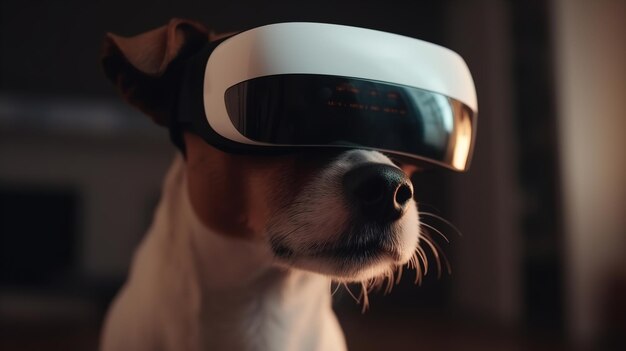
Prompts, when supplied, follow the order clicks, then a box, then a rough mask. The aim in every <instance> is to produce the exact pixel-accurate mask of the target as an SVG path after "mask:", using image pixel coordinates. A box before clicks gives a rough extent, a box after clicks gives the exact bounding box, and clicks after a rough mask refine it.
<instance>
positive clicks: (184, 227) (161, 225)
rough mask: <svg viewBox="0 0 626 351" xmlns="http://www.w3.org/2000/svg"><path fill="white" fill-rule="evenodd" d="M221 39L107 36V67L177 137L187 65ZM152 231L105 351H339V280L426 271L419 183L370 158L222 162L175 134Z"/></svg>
mask: <svg viewBox="0 0 626 351" xmlns="http://www.w3.org/2000/svg"><path fill="white" fill-rule="evenodd" d="M218 39H220V37H219V36H216V35H214V34H212V33H208V32H207V30H206V29H205V28H204V27H203V26H202V25H200V24H198V23H195V22H192V21H188V20H181V19H174V20H172V21H170V22H169V24H168V25H166V26H164V27H161V28H158V29H155V30H151V31H149V32H146V33H143V34H140V35H137V36H134V37H130V38H125V37H121V36H117V35H114V34H108V35H107V36H106V39H105V43H104V55H103V67H104V71H105V74H106V75H107V77H108V78H109V79H110V80H111V81H112V82H113V83H114V84H115V85H116V86H117V88H119V90H120V91H121V93H122V95H123V97H124V98H125V99H126V100H127V101H128V102H130V103H131V104H133V105H134V106H136V107H138V108H139V109H140V110H142V111H143V112H144V113H146V114H147V115H148V116H150V117H151V118H152V119H153V120H154V122H156V123H157V124H159V125H162V126H168V125H171V119H172V118H173V117H172V115H173V114H174V112H173V111H174V110H175V107H174V106H175V105H176V103H177V99H178V94H179V91H180V85H181V83H180V80H181V78H180V77H181V74H182V72H183V69H182V68H181V67H183V66H184V65H185V62H186V61H187V60H188V58H190V57H191V56H193V55H194V54H195V53H196V52H197V51H198V50H200V48H201V47H203V46H204V45H206V44H207V43H210V42H213V41H215V40H218ZM180 135H181V140H180V141H181V142H182V145H183V149H184V156H183V155H179V156H177V157H176V159H175V160H174V162H173V164H172V165H171V167H170V169H169V171H168V173H167V176H166V178H165V182H164V185H163V193H162V197H161V200H160V203H159V205H158V209H157V211H156V214H155V217H154V220H153V222H152V225H151V227H150V229H149V231H148V233H147V235H146V236H145V238H144V239H143V242H142V243H141V245H140V247H139V248H138V250H137V252H136V254H135V256H134V258H133V261H132V267H131V271H130V273H129V276H128V280H127V282H126V283H125V285H124V286H123V288H122V290H121V291H120V293H119V294H118V296H117V297H116V299H115V300H114V302H113V303H112V306H111V308H110V310H109V312H108V314H107V316H106V319H105V323H104V329H103V333H102V340H101V342H102V344H101V347H102V349H103V350H105V351H109V350H134V351H141V350H344V349H346V343H345V340H344V336H343V333H342V331H341V328H340V326H339V324H338V321H337V318H336V317H335V314H334V313H333V310H332V306H331V281H334V282H338V284H345V283H349V282H361V284H362V286H363V291H362V293H361V295H360V299H361V300H362V301H363V300H365V301H363V302H365V303H366V302H367V301H366V300H367V291H368V290H369V289H371V287H372V286H374V285H376V284H380V283H381V282H383V281H384V282H387V284H392V282H393V281H395V278H394V272H397V271H398V270H399V269H401V268H402V266H404V265H410V266H412V267H413V268H414V269H416V270H417V271H418V272H417V275H418V279H419V277H420V276H421V274H422V273H423V271H424V269H425V268H426V254H425V252H424V251H423V250H422V248H421V247H420V245H419V244H420V243H425V245H428V247H430V248H431V249H432V250H433V251H434V253H435V254H436V249H435V248H434V245H433V243H432V242H431V241H430V240H429V238H428V236H426V235H425V233H423V232H422V231H421V230H420V227H421V226H420V220H419V217H418V210H417V205H416V202H415V201H414V200H413V185H412V183H411V180H410V177H411V175H412V174H413V173H414V172H415V171H416V170H418V167H417V166H414V165H413V164H411V163H401V162H398V161H396V160H395V159H392V158H391V157H390V156H389V155H387V154H385V153H382V152H379V151H374V150H371V149H367V150H366V149H359V148H354V149H347V148H342V149H314V148H313V149H298V150H293V151H291V152H284V153H278V154H268V155H260V154H246V153H230V152H224V151H222V150H221V149H220V148H217V147H215V146H212V145H210V144H209V143H207V142H206V141H205V140H204V139H203V138H201V137H200V136H198V135H197V134H196V133H193V132H189V131H182V132H181V134H180Z"/></svg>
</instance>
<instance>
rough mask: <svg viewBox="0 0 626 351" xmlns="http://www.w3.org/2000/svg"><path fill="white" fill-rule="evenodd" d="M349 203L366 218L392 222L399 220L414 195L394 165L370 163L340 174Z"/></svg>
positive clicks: (411, 187) (405, 177)
mask: <svg viewBox="0 0 626 351" xmlns="http://www.w3.org/2000/svg"><path fill="white" fill-rule="evenodd" d="M343 187H344V190H345V191H346V195H347V198H348V201H349V202H350V204H351V205H352V206H353V207H354V208H355V209H356V210H357V211H359V212H360V213H361V214H362V215H364V216H365V217H366V218H367V219H368V220H373V221H376V222H383V223H388V222H393V221H395V220H397V219H399V218H400V217H401V216H402V214H403V213H404V210H405V209H406V207H407V206H408V204H409V202H410V200H411V198H412V197H413V185H412V184H411V181H410V180H409V178H408V177H407V176H406V174H404V172H403V171H402V170H400V169H398V168H396V167H393V166H390V165H386V164H382V163H370V164H365V165H362V166H357V167H355V168H353V169H351V170H349V171H348V172H347V173H346V174H345V175H344V176H343Z"/></svg>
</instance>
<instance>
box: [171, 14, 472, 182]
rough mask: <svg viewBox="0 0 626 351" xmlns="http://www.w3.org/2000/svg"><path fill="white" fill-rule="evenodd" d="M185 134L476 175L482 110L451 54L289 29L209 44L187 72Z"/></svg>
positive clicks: (392, 38) (346, 32)
mask: <svg viewBox="0 0 626 351" xmlns="http://www.w3.org/2000/svg"><path fill="white" fill-rule="evenodd" d="M176 113H177V116H176V118H174V124H173V126H172V127H173V128H174V129H175V130H178V131H180V130H181V129H182V130H190V131H192V132H194V133H196V134H198V135H199V136H201V137H203V138H204V139H205V140H206V141H207V142H208V143H210V144H211V145H214V146H216V147H218V148H220V149H222V150H224V151H227V152H237V153H241V152H245V153H256V152H276V151H278V152H284V151H288V150H290V149H300V148H320V147H323V148H362V149H371V150H379V151H381V152H383V153H386V154H388V155H389V156H390V157H392V158H394V157H395V158H399V159H400V160H401V161H404V162H407V161H408V162H413V163H418V162H419V163H422V162H423V161H426V162H427V163H431V164H437V165H441V166H444V167H447V168H450V169H453V170H456V171H465V170H467V168H468V166H469V161H470V157H471V154H472V148H473V144H474V138H475V134H476V114H477V102H476V92H475V89H474V83H473V80H472V76H471V74H470V72H469V70H468V68H467V65H466V64H465V62H464V61H463V59H462V58H461V57H460V56H459V55H458V54H456V53H454V52H453V51H451V50H448V49H446V48H443V47H441V46H438V45H435V44H431V43H428V42H424V41H421V40H417V39H413V38H409V37H404V36H400V35H395V34H390V33H385V32H380V31H375V30H369V29H363V28H356V27H348V26H342V25H333V24H321V23H280V24H272V25H267V26H263V27H258V28H254V29H251V30H247V31H244V32H241V33H238V34H235V35H233V36H230V37H228V38H225V39H222V40H219V41H216V42H211V43H208V44H207V45H206V47H205V48H203V50H202V51H201V52H199V53H198V54H196V55H195V56H193V57H192V58H191V59H190V60H189V61H188V62H187V63H186V67H185V72H184V74H183V79H182V87H181V93H180V97H179V100H178V108H177V111H176Z"/></svg>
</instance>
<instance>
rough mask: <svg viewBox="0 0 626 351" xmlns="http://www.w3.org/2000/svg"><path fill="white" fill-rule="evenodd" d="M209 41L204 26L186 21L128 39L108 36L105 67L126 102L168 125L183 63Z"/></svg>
mask: <svg viewBox="0 0 626 351" xmlns="http://www.w3.org/2000/svg"><path fill="white" fill-rule="evenodd" d="M213 35H214V34H213V33H211V37H212V36H213ZM208 40H209V33H208V31H207V30H206V28H205V27H204V26H202V25H201V24H199V23H197V22H194V21H190V20H184V19H172V20H171V21H170V22H169V23H168V24H167V25H165V26H163V27H160V28H157V29H154V30H151V31H149V32H146V33H142V34H139V35H137V36H134V37H129V38H125V37H121V36H118V35H115V34H112V33H107V34H106V37H105V40H104V47H103V55H102V66H103V69H104V73H105V74H106V76H107V78H109V79H110V80H111V81H112V82H113V83H114V84H115V85H116V86H117V88H118V89H119V90H120V92H121V93H122V96H123V97H124V99H125V100H127V101H128V102H130V103H131V104H132V105H134V106H136V107H138V108H139V109H140V110H141V111H143V112H144V113H146V114H148V115H149V116H150V117H151V118H152V119H153V120H154V121H155V122H156V123H158V124H160V125H168V120H169V118H170V115H171V113H172V109H173V107H174V105H175V101H176V97H177V92H178V89H179V85H180V76H181V68H182V67H181V64H180V63H181V62H183V61H184V60H185V59H186V58H188V57H190V56H192V55H193V54H194V53H196V52H198V50H200V49H201V48H202V46H203V45H204V44H205V43H206V42H207V41H208Z"/></svg>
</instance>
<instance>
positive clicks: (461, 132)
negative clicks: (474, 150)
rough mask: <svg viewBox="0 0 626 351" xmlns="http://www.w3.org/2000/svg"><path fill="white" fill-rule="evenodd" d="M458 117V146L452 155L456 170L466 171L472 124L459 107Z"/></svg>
mask: <svg viewBox="0 0 626 351" xmlns="http://www.w3.org/2000/svg"><path fill="white" fill-rule="evenodd" d="M458 108H459V111H457V113H456V115H457V116H459V121H458V124H457V126H456V127H457V128H456V145H454V153H453V155H452V166H453V167H454V168H456V169H461V170H463V169H465V165H466V164H467V159H468V156H469V152H470V146H471V144H472V122H471V120H470V118H469V116H468V115H467V114H466V113H464V111H462V108H461V107H460V106H459V107H458Z"/></svg>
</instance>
